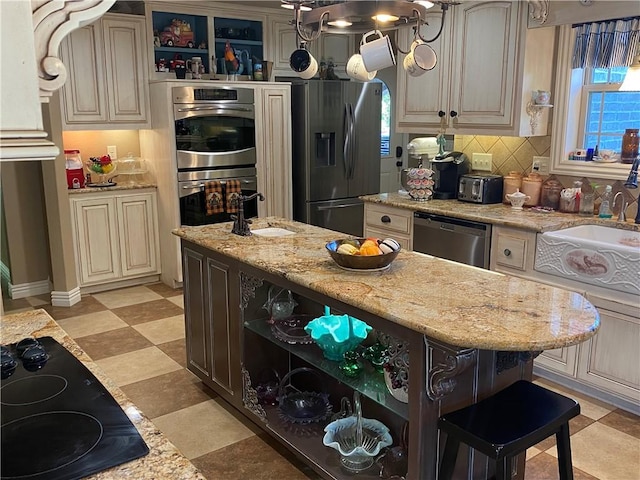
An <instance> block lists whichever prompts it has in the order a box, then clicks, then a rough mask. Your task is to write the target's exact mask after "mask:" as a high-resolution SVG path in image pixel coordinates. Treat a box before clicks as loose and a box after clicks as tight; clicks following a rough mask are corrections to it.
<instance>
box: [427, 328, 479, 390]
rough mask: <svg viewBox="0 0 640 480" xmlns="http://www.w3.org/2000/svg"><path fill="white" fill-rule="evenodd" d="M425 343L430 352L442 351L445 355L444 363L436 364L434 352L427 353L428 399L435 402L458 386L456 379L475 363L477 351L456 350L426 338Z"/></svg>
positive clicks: (472, 349) (470, 349) (467, 349)
mask: <svg viewBox="0 0 640 480" xmlns="http://www.w3.org/2000/svg"><path fill="white" fill-rule="evenodd" d="M425 343H426V344H427V349H428V350H429V349H430V350H440V351H441V352H443V353H444V354H445V358H444V361H443V362H440V363H435V362H433V355H432V352H428V353H427V372H428V373H427V397H429V398H430V399H431V400H433V401H434V402H435V401H437V400H440V399H441V398H442V397H444V396H445V395H448V394H450V393H451V392H453V390H454V389H455V387H456V385H457V380H456V378H455V377H456V376H458V375H460V374H461V373H462V372H464V371H465V370H467V369H468V368H469V367H470V366H471V365H473V364H474V363H475V361H476V355H477V350H476V349H474V348H459V349H458V348H454V347H451V346H449V345H445V344H442V343H439V342H436V341H434V340H427V338H426V337H425Z"/></svg>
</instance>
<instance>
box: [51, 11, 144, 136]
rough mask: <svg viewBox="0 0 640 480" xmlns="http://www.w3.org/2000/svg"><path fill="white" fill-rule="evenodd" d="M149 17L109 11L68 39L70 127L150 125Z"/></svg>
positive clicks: (65, 107) (65, 103)
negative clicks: (146, 28)
mask: <svg viewBox="0 0 640 480" xmlns="http://www.w3.org/2000/svg"><path fill="white" fill-rule="evenodd" d="M144 41H145V19H144V18H143V17H139V16H135V15H117V14H109V15H105V16H104V17H103V18H102V19H101V20H99V21H97V22H94V23H92V24H90V25H87V26H85V27H83V28H80V29H78V30H76V31H74V32H72V33H71V34H70V35H69V36H68V37H67V38H66V39H65V40H64V41H63V42H62V46H61V49H62V52H61V54H62V58H63V61H64V63H65V65H67V67H68V74H69V78H68V79H67V82H66V83H65V85H64V87H63V88H62V89H61V91H62V96H61V98H62V112H63V124H64V128H65V129H66V130H90V129H100V130H104V129H131V128H146V127H148V126H149V123H148V119H149V113H148V112H149V92H148V79H147V72H146V55H145V47H144Z"/></svg>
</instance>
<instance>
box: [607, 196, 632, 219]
mask: <svg viewBox="0 0 640 480" xmlns="http://www.w3.org/2000/svg"><path fill="white" fill-rule="evenodd" d="M619 195H620V196H622V200H621V202H622V205H620V212H619V213H618V221H619V222H626V221H627V214H626V211H627V207H628V206H629V202H627V201H626V200H625V198H624V193H622V192H618V193H616V194H615V195H614V196H613V205H611V208H612V209H613V208H615V206H616V200H618V196H619Z"/></svg>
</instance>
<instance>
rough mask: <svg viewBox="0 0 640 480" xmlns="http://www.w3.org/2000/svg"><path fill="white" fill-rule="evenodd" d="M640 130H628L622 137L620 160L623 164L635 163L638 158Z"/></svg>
mask: <svg viewBox="0 0 640 480" xmlns="http://www.w3.org/2000/svg"><path fill="white" fill-rule="evenodd" d="M639 140H640V139H639V138H638V129H637V128H627V129H626V130H625V131H624V135H623V136H622V153H621V154H620V159H621V161H622V163H633V161H634V160H635V159H636V157H637V156H638V144H639Z"/></svg>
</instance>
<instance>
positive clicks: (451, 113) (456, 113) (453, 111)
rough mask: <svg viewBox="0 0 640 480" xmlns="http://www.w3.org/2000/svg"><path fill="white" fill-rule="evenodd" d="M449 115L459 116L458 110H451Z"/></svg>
mask: <svg viewBox="0 0 640 480" xmlns="http://www.w3.org/2000/svg"><path fill="white" fill-rule="evenodd" d="M449 115H451V118H455V117H457V116H458V112H456V111H455V110H451V111H450V112H449Z"/></svg>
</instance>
